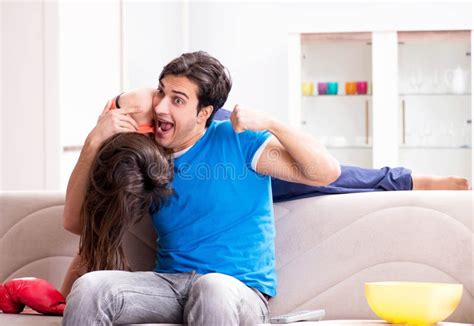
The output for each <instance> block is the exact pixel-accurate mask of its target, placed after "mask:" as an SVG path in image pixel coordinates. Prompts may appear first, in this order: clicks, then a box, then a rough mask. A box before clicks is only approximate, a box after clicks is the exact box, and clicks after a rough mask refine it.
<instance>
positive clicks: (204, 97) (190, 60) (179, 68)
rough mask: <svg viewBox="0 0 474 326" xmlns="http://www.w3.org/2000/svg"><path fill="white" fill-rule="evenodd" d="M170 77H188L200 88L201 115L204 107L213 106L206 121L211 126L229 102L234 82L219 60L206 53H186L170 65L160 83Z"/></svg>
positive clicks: (161, 75)
mask: <svg viewBox="0 0 474 326" xmlns="http://www.w3.org/2000/svg"><path fill="white" fill-rule="evenodd" d="M168 75H174V76H183V77H187V78H188V79H190V80H191V81H193V82H194V83H196V85H197V87H198V93H197V98H198V107H197V113H199V112H200V111H201V110H202V108H203V107H206V106H208V105H212V113H211V115H210V117H209V119H207V121H206V127H208V126H209V125H210V124H211V121H212V118H213V117H214V114H215V113H216V112H217V110H219V109H220V108H221V107H222V106H223V105H224V103H225V101H227V96H228V95H229V92H230V89H231V88H232V80H231V78H230V74H229V71H228V70H227V69H226V68H225V67H224V66H223V65H222V64H221V63H220V62H219V60H217V59H216V58H214V57H212V56H211V55H209V54H208V53H206V52H204V51H198V52H192V53H184V54H182V55H181V56H179V57H178V58H176V59H174V60H173V61H171V62H170V63H168V64H167V65H166V66H165V67H164V68H163V71H162V72H161V74H160V79H159V80H160V81H161V80H162V79H163V78H165V77H166V76H168Z"/></svg>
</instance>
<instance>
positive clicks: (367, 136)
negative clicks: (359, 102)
mask: <svg viewBox="0 0 474 326" xmlns="http://www.w3.org/2000/svg"><path fill="white" fill-rule="evenodd" d="M365 144H366V145H368V144H369V100H365Z"/></svg>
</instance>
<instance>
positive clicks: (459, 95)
mask: <svg viewBox="0 0 474 326" xmlns="http://www.w3.org/2000/svg"><path fill="white" fill-rule="evenodd" d="M398 96H400V97H403V96H413V97H416V96H419V97H422V96H454V97H462V96H471V93H465V94H452V93H419V94H416V93H412V94H399V95H398Z"/></svg>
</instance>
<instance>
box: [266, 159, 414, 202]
mask: <svg viewBox="0 0 474 326" xmlns="http://www.w3.org/2000/svg"><path fill="white" fill-rule="evenodd" d="M412 188H413V182H412V176H411V171H410V170H408V169H405V168H402V167H397V168H389V167H384V168H381V169H366V168H360V167H356V166H346V165H341V175H340V177H339V178H338V179H337V180H336V181H334V182H333V183H331V184H330V185H328V186H324V187H314V186H307V185H303V184H298V183H292V182H287V181H283V180H279V179H274V178H272V191H273V200H274V201H275V202H279V201H284V200H290V199H296V198H306V197H315V196H321V195H329V194H348V193H355V192H371V191H387V190H412Z"/></svg>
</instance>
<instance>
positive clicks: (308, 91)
mask: <svg viewBox="0 0 474 326" xmlns="http://www.w3.org/2000/svg"><path fill="white" fill-rule="evenodd" d="M313 92H314V85H313V82H312V81H310V82H302V83H301V94H303V96H312V95H313Z"/></svg>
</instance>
